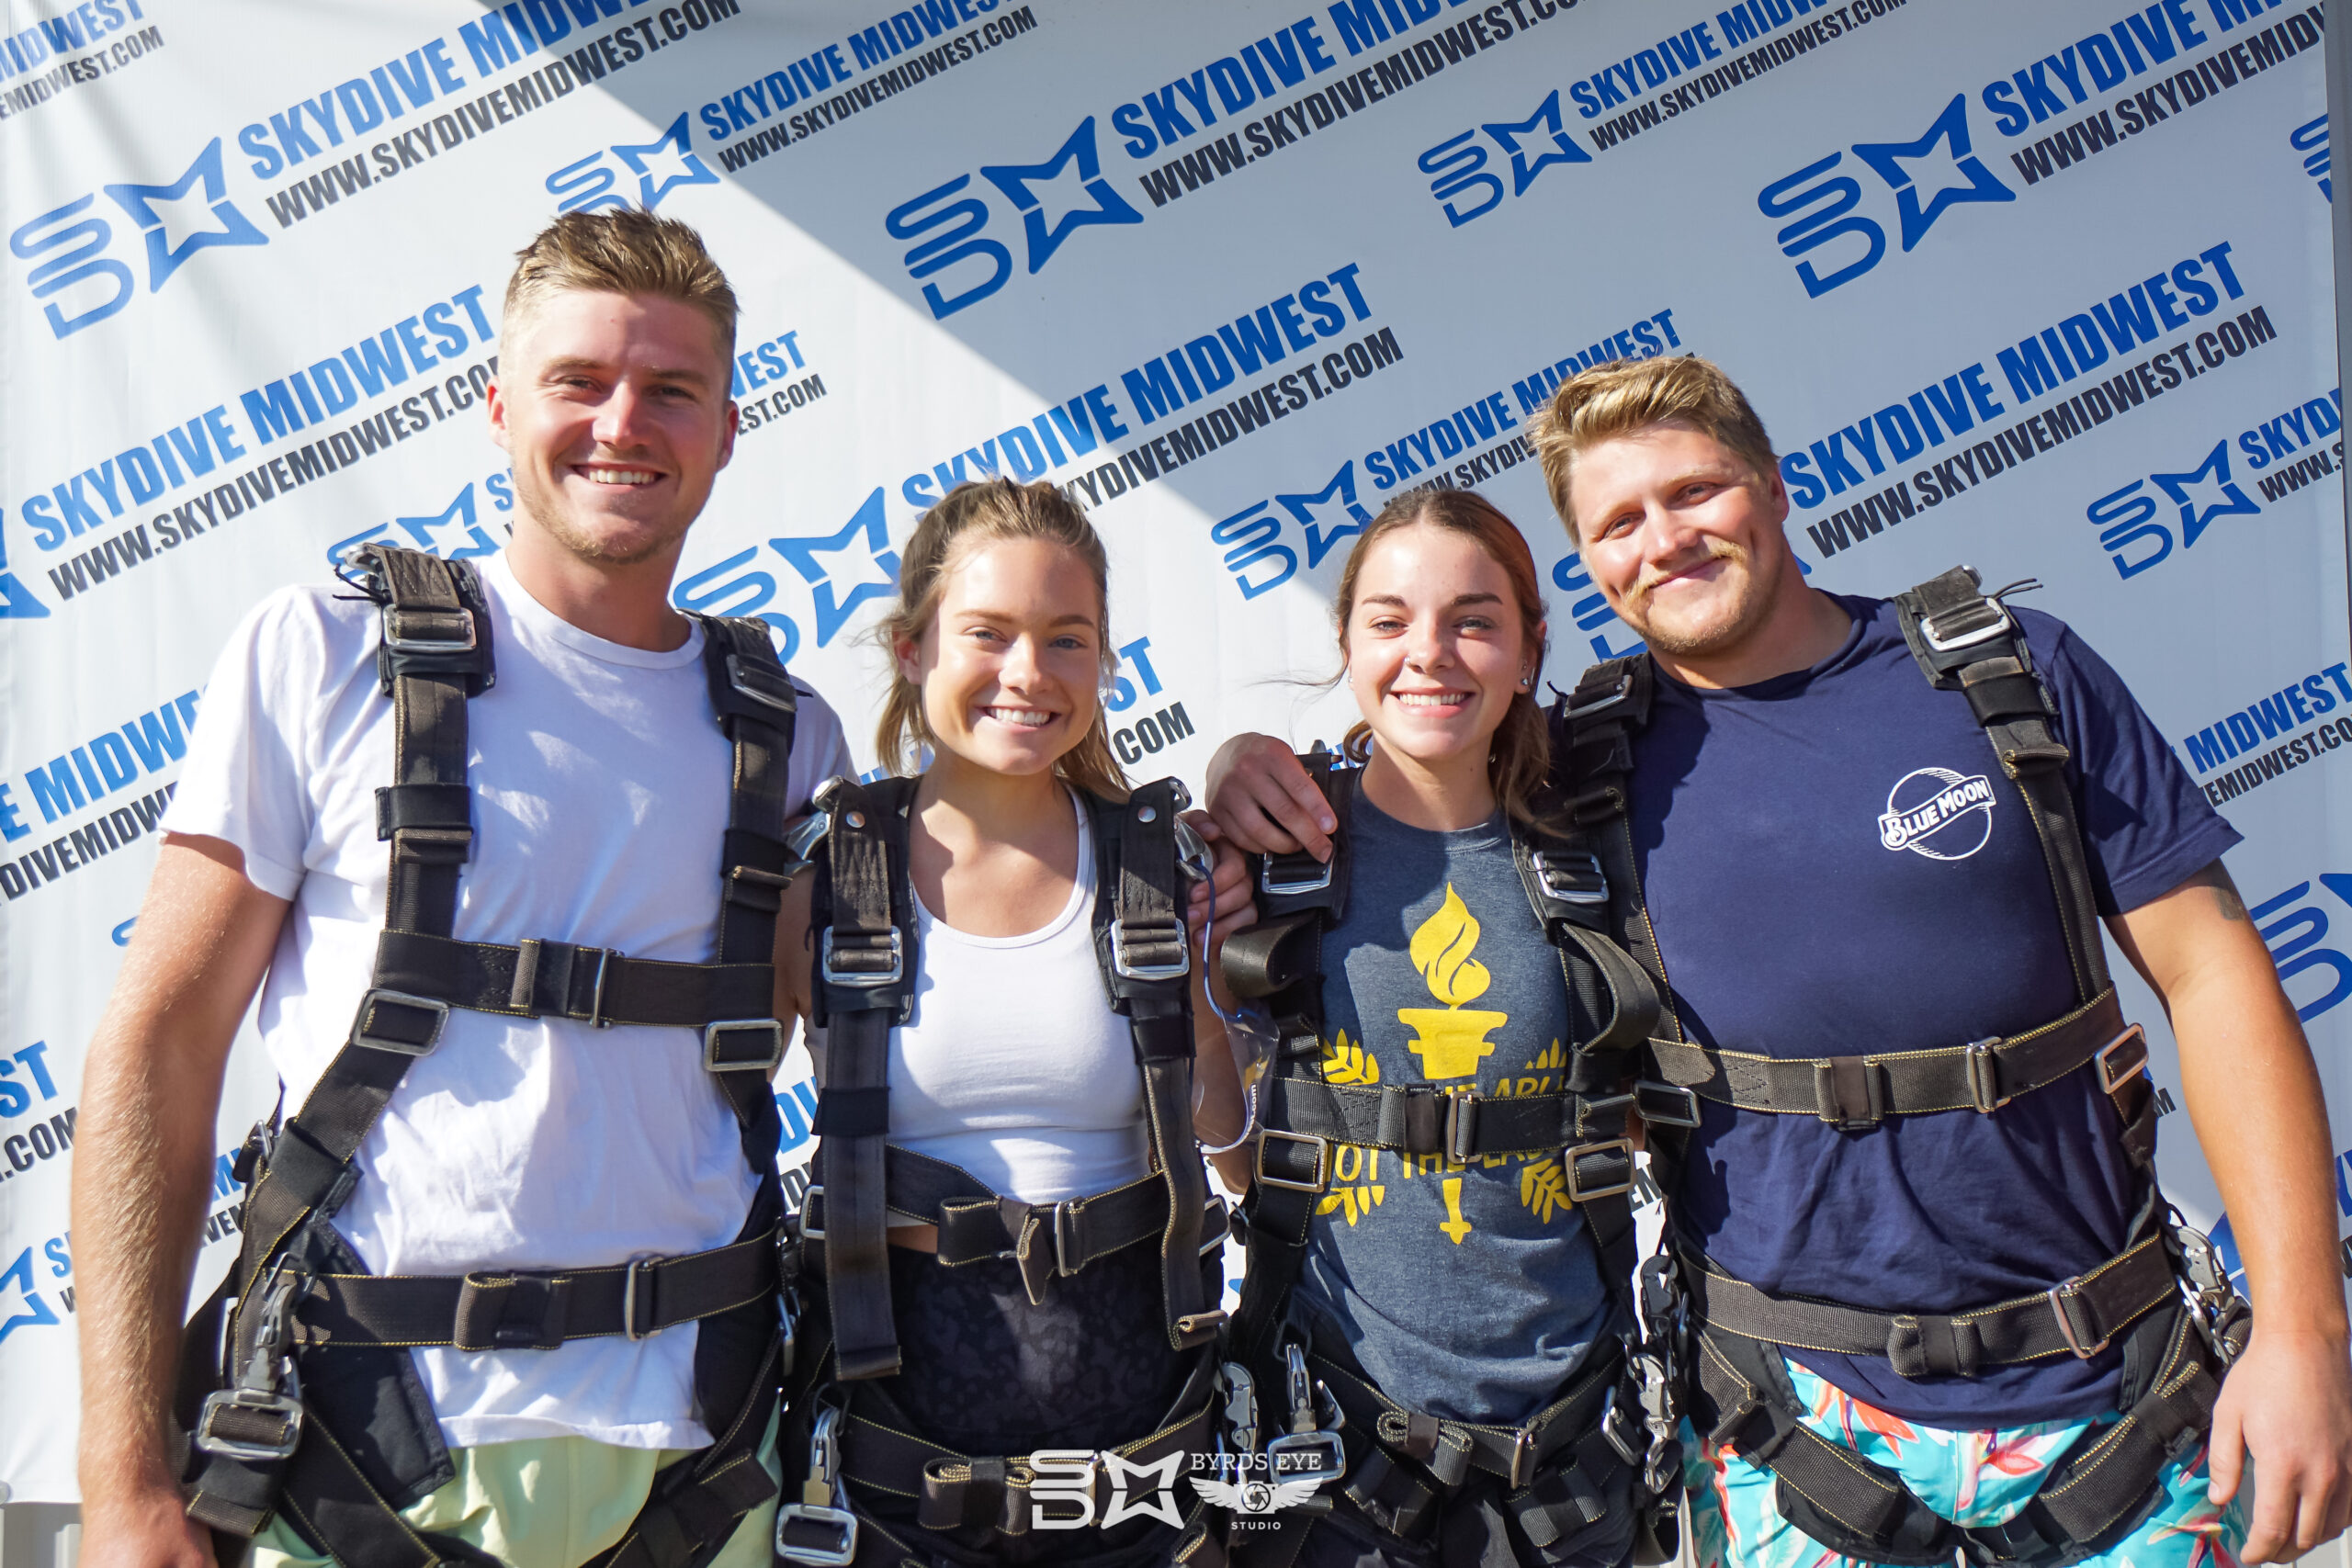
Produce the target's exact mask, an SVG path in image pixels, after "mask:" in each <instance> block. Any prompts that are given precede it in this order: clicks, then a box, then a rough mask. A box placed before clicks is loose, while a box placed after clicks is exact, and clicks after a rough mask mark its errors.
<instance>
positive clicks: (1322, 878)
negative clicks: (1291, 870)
mask: <svg viewBox="0 0 2352 1568" xmlns="http://www.w3.org/2000/svg"><path fill="white" fill-rule="evenodd" d="M1331 858H1332V860H1337V859H1338V858H1339V855H1338V853H1337V852H1336V851H1335V852H1333V854H1332V857H1331ZM1329 886H1331V861H1328V860H1327V861H1325V862H1323V863H1321V864H1320V865H1318V866H1317V867H1316V868H1315V874H1314V875H1312V876H1302V877H1298V878H1295V879H1290V880H1284V881H1281V882H1277V881H1275V880H1274V857H1273V856H1272V855H1268V856H1267V857H1266V858H1265V859H1264V860H1262V861H1261V862H1260V863H1258V891H1259V892H1261V893H1264V894H1268V895H1270V896H1271V897H1276V898H1287V897H1290V896H1291V895H1292V894H1294V893H1319V892H1321V891H1322V890H1323V889H1324V888H1326V887H1329Z"/></svg>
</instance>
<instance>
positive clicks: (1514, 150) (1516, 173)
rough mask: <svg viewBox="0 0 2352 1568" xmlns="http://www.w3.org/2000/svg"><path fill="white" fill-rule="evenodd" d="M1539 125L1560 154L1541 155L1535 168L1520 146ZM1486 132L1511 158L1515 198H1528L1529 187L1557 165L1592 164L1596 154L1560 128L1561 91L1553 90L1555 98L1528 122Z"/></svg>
mask: <svg viewBox="0 0 2352 1568" xmlns="http://www.w3.org/2000/svg"><path fill="white" fill-rule="evenodd" d="M1539 125H1540V126H1542V127H1543V128H1544V130H1546V131H1547V132H1549V133H1550V136H1551V141H1552V145H1553V146H1555V147H1556V148H1558V149H1559V151H1558V152H1538V153H1537V154H1536V157H1535V161H1534V162H1533V163H1532V164H1531V163H1529V162H1528V160H1527V154H1526V152H1524V151H1522V150H1521V147H1520V145H1519V139H1520V138H1521V137H1522V136H1528V135H1532V134H1533V132H1534V130H1535V128H1536V127H1537V126H1539ZM1484 130H1486V132H1487V135H1489V136H1491V137H1493V138H1494V139H1495V145H1496V146H1498V147H1500V148H1501V149H1502V150H1503V151H1504V152H1508V153H1510V193H1511V195H1513V196H1525V195H1526V194H1527V187H1528V186H1531V185H1532V184H1534V183H1535V176H1536V175H1540V174H1542V173H1543V172H1544V170H1545V169H1548V168H1550V167H1551V166H1552V165H1553V164H1589V163H1591V162H1592V154H1591V153H1589V152H1586V151H1585V150H1584V149H1583V148H1581V147H1579V146H1577V142H1576V138H1575V137H1573V136H1570V135H1569V134H1568V133H1567V132H1566V130H1562V129H1561V128H1560V89H1559V88H1557V87H1555V88H1553V89H1552V96H1550V97H1548V98H1545V99H1544V101H1543V103H1542V104H1540V105H1538V106H1537V107H1536V110H1535V112H1534V113H1533V114H1532V115H1530V116H1528V117H1527V118H1525V119H1521V120H1503V121H1500V122H1498V123H1495V124H1490V125H1487V126H1486V127H1484Z"/></svg>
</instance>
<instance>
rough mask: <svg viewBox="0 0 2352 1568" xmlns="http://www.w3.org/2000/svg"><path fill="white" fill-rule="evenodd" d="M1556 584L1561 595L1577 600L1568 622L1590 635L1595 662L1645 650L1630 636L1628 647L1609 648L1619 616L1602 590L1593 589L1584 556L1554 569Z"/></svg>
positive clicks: (1577, 556)
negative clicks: (1570, 621)
mask: <svg viewBox="0 0 2352 1568" xmlns="http://www.w3.org/2000/svg"><path fill="white" fill-rule="evenodd" d="M1552 581H1553V582H1554V583H1555V584H1556V585H1557V586H1558V587H1559V590H1560V592H1563V593H1573V594H1576V595H1577V598H1576V599H1575V600H1574V601H1573V602H1571V603H1570V604H1569V605H1568V618H1569V619H1570V620H1573V621H1574V622H1576V624H1577V630H1578V631H1580V632H1583V633H1585V634H1586V635H1587V637H1588V638H1589V641H1590V642H1591V644H1592V656H1593V658H1594V659H1596V660H1601V659H1623V658H1624V657H1625V656H1626V655H1627V654H1630V653H1639V652H1640V651H1641V650H1642V649H1643V647H1644V646H1645V645H1644V643H1643V642H1642V639H1641V638H1639V637H1634V636H1632V635H1630V634H1628V636H1627V637H1626V640H1625V646H1624V647H1623V648H1611V646H1610V645H1609V629H1610V628H1611V626H1616V625H1618V620H1617V612H1616V611H1614V610H1612V609H1611V608H1610V607H1609V601H1608V600H1607V599H1606V598H1604V597H1602V595H1601V592H1600V589H1598V588H1595V587H1594V586H1593V585H1592V579H1591V577H1589V575H1587V573H1586V571H1585V570H1584V557H1583V556H1582V555H1581V554H1572V555H1569V556H1567V557H1566V558H1564V559H1563V560H1561V562H1560V563H1559V564H1558V565H1557V566H1555V567H1554V568H1553V569H1552Z"/></svg>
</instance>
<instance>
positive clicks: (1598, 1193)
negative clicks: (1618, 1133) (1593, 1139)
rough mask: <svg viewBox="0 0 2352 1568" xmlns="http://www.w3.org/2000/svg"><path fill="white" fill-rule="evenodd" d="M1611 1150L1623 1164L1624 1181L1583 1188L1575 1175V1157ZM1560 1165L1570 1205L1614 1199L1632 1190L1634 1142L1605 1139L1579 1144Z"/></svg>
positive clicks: (1624, 1139)
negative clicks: (1562, 1169) (1590, 1200)
mask: <svg viewBox="0 0 2352 1568" xmlns="http://www.w3.org/2000/svg"><path fill="white" fill-rule="evenodd" d="M1612 1150H1613V1151H1615V1152H1616V1154H1617V1155H1618V1156H1619V1157H1620V1158H1622V1159H1623V1160H1624V1162H1625V1179H1624V1180H1623V1181H1614V1182H1611V1183H1609V1184H1608V1185H1606V1186H1603V1187H1587V1186H1585V1185H1584V1183H1583V1180H1582V1179H1581V1178H1579V1177H1578V1176H1577V1156H1579V1155H1597V1154H1606V1153H1609V1152H1611V1151H1612ZM1561 1163H1562V1164H1563V1165H1565V1166H1566V1168H1567V1178H1568V1201H1570V1202H1572V1203H1581V1202H1583V1201H1585V1200H1586V1199H1588V1198H1614V1197H1616V1196H1617V1195H1618V1194H1620V1193H1622V1192H1631V1191H1632V1190H1634V1174H1633V1172H1634V1140H1633V1139H1631V1138H1606V1139H1603V1140H1602V1141H1600V1143H1597V1144H1579V1145H1577V1146H1576V1147H1575V1148H1572V1149H1570V1150H1569V1151H1568V1152H1567V1153H1566V1156H1563V1157H1562V1160H1561Z"/></svg>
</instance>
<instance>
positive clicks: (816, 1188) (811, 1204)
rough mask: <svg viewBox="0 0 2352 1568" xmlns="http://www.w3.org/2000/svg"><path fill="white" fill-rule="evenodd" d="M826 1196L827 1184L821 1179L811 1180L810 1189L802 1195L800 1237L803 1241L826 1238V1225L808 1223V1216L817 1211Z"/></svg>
mask: <svg viewBox="0 0 2352 1568" xmlns="http://www.w3.org/2000/svg"><path fill="white" fill-rule="evenodd" d="M824 1196H825V1184H824V1183H823V1182H821V1181H812V1182H810V1183H809V1190H807V1191H805V1192H803V1193H802V1194H801V1195H800V1239H801V1240H803V1241H822V1240H824V1239H825V1227H824V1226H823V1225H820V1224H817V1225H812V1224H809V1215H811V1214H814V1213H817V1205H818V1203H819V1201H821V1200H822V1199H823V1198H824Z"/></svg>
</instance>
